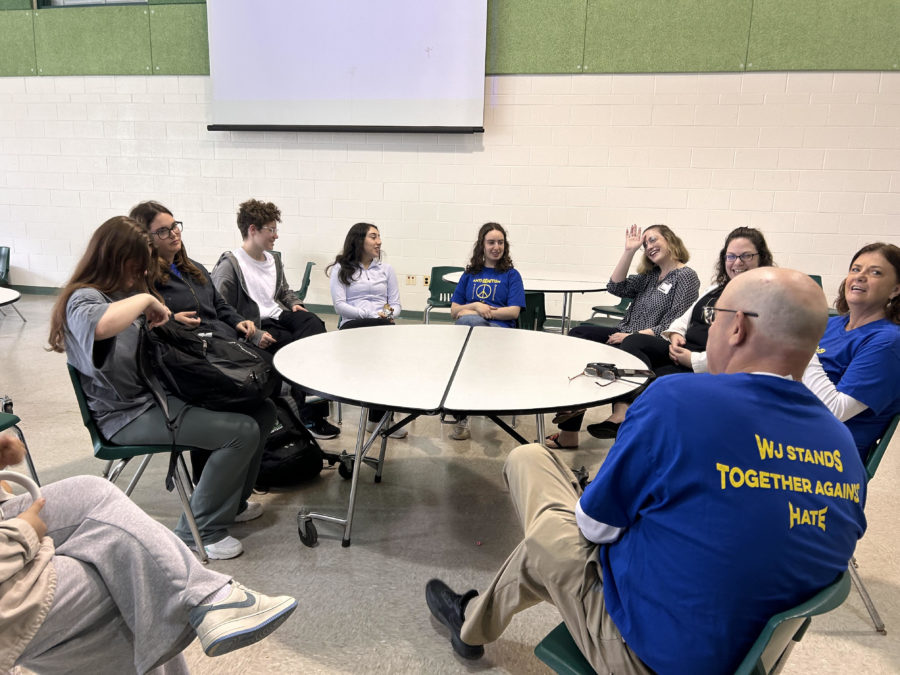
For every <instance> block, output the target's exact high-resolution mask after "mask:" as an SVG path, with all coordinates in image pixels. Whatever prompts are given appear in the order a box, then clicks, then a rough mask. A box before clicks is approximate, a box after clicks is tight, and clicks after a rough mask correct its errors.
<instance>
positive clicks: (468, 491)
mask: <svg viewBox="0 0 900 675" xmlns="http://www.w3.org/2000/svg"><path fill="white" fill-rule="evenodd" d="M52 302H53V298H49V297H46V296H29V295H26V296H23V298H22V300H21V301H20V302H19V308H20V310H21V311H22V313H23V314H24V315H25V317H26V318H27V319H28V323H27V324H23V323H22V322H21V321H20V320H19V318H18V317H17V316H15V315H14V314H12V313H11V312H7V314H8V316H6V317H5V318H0V359H2V363H3V364H4V365H3V369H2V377H0V394H2V393H6V394H8V395H10V396H11V397H12V398H13V400H14V402H15V412H16V414H18V415H19V416H20V417H21V418H22V420H23V421H22V428H23V429H24V431H25V434H26V437H27V440H28V442H29V445H30V447H31V450H32V453H33V455H34V457H35V462H36V464H37V468H38V472H39V474H40V478H41V480H42V481H44V482H49V481H52V480H57V479H60V478H64V477H66V476H71V475H74V474H81V473H92V474H97V473H99V471H100V469H101V462H100V461H98V460H94V459H93V458H92V457H91V454H90V440H89V438H88V435H87V432H86V431H85V429H84V428H83V426H82V425H81V421H80V418H79V415H78V410H77V407H76V404H75V399H74V396H73V394H72V391H71V386H70V384H69V381H68V376H67V375H66V371H65V357H64V356H62V355H59V354H53V353H49V352H46V351H45V350H44V349H43V348H44V345H45V344H46V338H47V326H48V314H49V309H50V306H51V304H52ZM333 326H334V317H330V319H329V327H330V328H333ZM604 412H605V411H604V410H603V409H601V410H599V411H598V412H596V413H594V415H595V416H597V417H598V418H600V415H602V414H603V413H604ZM357 419H358V413H357V411H356V410H355V409H353V408H345V410H344V423H343V428H344V434H343V436H342V437H341V438H339V439H336V440H333V441H326V442H324V443H323V446H324V447H325V448H326V449H328V450H334V451H339V450H341V449H342V448H346V449H348V450H352V446H353V441H354V437H355V436H354V429H355V425H356V421H357ZM548 424H549V420H548ZM449 430H450V427H448V426H442V425H441V424H440V423H439V422H438V420H437V419H435V418H419V419H418V420H416V421H415V422H414V423H413V424H412V426H411V433H410V436H409V438H408V439H407V440H402V441H392V442H391V444H390V446H389V448H388V454H387V465H386V468H385V472H384V480H383V482H382V483H381V484H379V485H376V484H374V483H373V482H372V480H371V477H372V471H371V469H368V468H363V473H362V477H361V481H360V491H359V497H358V503H357V504H358V506H357V516H356V521H355V527H354V533H353V544H352V546H350V547H349V548H341V545H340V534H339V531H338V530H337V529H336V528H334V527H329V526H328V525H326V524H321V523H320V524H319V526H318V529H319V541H320V543H319V546H318V547H317V548H313V549H310V548H306V547H304V546H303V545H302V544H301V543H300V541H299V539H298V538H297V536H296V513H297V509H298V507H299V506H300V505H306V506H309V507H312V508H313V509H316V510H324V511H326V512H329V513H335V514H338V515H339V514H341V513H342V510H343V509H344V508H345V505H346V500H347V496H348V490H349V483H348V482H347V481H344V480H342V479H341V478H340V477H338V475H337V472H336V471H335V470H334V469H326V470H325V471H324V472H323V474H322V476H321V477H320V479H319V480H317V481H315V482H313V483H311V484H309V485H306V486H303V487H300V488H297V489H294V490H289V491H282V492H273V493H270V494H266V495H262V496H260V497H259V499H260V501H262V502H264V503H265V505H266V507H267V512H266V514H265V515H264V516H263V517H262V518H261V519H259V520H257V521H255V522H252V523H246V524H242V525H238V526H236V527H235V528H234V534H235V535H236V536H238V537H239V538H240V539H241V540H242V541H243V542H244V545H245V548H246V553H245V554H244V555H243V556H241V557H240V558H237V559H235V560H230V561H214V562H212V563H211V566H212V567H213V568H215V569H217V570H221V571H223V572H225V573H227V574H233V575H234V576H235V577H236V578H238V579H239V580H241V581H242V582H244V583H246V584H247V585H249V586H250V587H252V588H257V589H259V590H262V591H269V592H284V593H290V594H292V595H295V596H296V597H297V598H298V599H299V601H300V608H299V609H298V611H297V612H296V613H295V615H294V616H293V617H292V618H291V620H289V621H288V622H287V623H286V624H285V625H284V626H283V627H282V628H281V629H279V630H278V631H277V632H276V633H275V634H274V635H273V636H272V637H270V638H268V639H267V640H265V641H263V642H261V643H259V644H257V645H254V646H252V647H249V648H247V649H244V650H241V651H238V652H235V653H233V654H230V655H226V656H223V657H220V658H217V659H208V658H206V657H205V656H204V655H203V654H202V652H201V651H200V650H199V648H198V647H197V645H196V643H195V644H194V645H192V646H191V647H190V648H189V649H188V652H187V657H188V660H189V662H190V664H191V667H192V670H193V672H195V673H210V674H212V673H215V674H217V675H219V674H223V673H246V672H261V673H369V672H390V673H465V672H469V671H471V672H496V673H517V674H518V673H543V672H548V671H547V669H546V668H545V667H544V666H543V664H541V663H540V662H539V661H538V660H537V659H536V658H535V657H534V655H533V654H532V648H533V647H534V645H535V644H536V643H537V642H538V641H539V640H540V638H541V637H542V636H543V635H544V634H545V633H546V632H547V631H549V630H550V629H551V628H552V627H553V626H554V625H555V624H556V623H557V622H558V620H559V619H558V614H557V613H556V610H555V609H554V608H553V607H550V606H548V605H542V606H539V607H536V608H533V609H531V610H529V611H527V612H524V613H523V614H520V615H519V616H518V617H517V618H516V619H515V620H514V622H513V624H512V625H511V627H510V628H509V630H508V631H507V632H506V633H505V634H504V636H503V638H502V639H501V640H500V641H498V642H497V643H495V644H492V645H489V646H488V647H487V653H486V656H485V658H484V659H482V660H481V661H478V662H475V663H468V662H463V661H461V660H459V659H457V658H456V657H455V655H454V654H453V652H452V650H451V649H450V645H449V643H448V641H447V639H446V636H445V633H444V631H443V629H442V628H440V627H439V626H437V625H436V624H435V623H434V622H433V621H432V620H431V618H430V616H429V614H428V610H427V609H426V607H425V602H424V593H423V586H424V584H425V582H426V581H427V580H428V579H429V578H430V577H432V576H440V577H443V578H445V579H446V580H448V581H449V582H450V583H451V585H454V586H458V587H460V588H468V587H480V586H483V585H484V584H485V583H486V582H487V581H488V580H489V579H490V577H491V576H492V574H493V572H494V570H495V569H496V568H497V567H498V565H499V564H500V563H501V562H502V560H503V559H504V558H505V556H506V554H507V552H508V551H509V550H510V549H511V548H512V546H514V545H515V543H516V542H517V541H518V538H519V531H518V525H517V523H516V519H515V516H514V514H513V513H512V509H511V506H510V504H509V501H508V499H507V495H506V491H505V488H504V487H503V485H502V479H501V475H500V472H501V467H502V464H503V461H504V459H505V457H506V455H507V453H508V452H509V451H510V450H511V449H512V448H513V447H514V442H513V441H512V440H511V439H510V438H509V437H507V436H506V435H505V434H503V433H502V432H500V431H499V430H498V429H496V428H495V427H494V426H493V425H492V424H491V423H490V422H487V421H486V420H483V419H479V418H475V419H473V420H472V439H471V440H469V441H463V442H458V441H452V440H450V439H449V437H448V432H449ZM519 431H520V432H521V433H523V435H525V436H527V437H530V436H532V435H533V434H534V421H533V418H532V419H522V420H520V426H519ZM608 447H609V443H608V442H603V441H598V440H595V439H591V438H584V439H583V440H582V447H581V449H580V450H578V451H577V452H570V453H566V460H567V461H568V462H570V463H571V464H572V465H578V466H580V465H587V466H588V467H589V468H591V469H594V468H596V466H597V465H599V463H600V462H601V461H602V459H603V457H604V456H605V454H606V451H607V450H608ZM898 453H900V440H897V439H895V440H894V442H893V444H892V447H891V448H890V449H889V451H888V453H887V456H886V457H885V460H884V462H883V463H882V465H881V468H880V470H879V474H878V476H877V477H876V479H875V480H874V481H873V482H872V484H871V486H870V492H869V500H868V506H867V511H866V513H867V517H868V519H869V532H868V534H867V535H866V537H865V538H864V539H863V540H862V541H861V542H860V544H859V547H858V551H857V553H858V558H859V561H860V572H861V574H862V576H863V579H864V580H865V582H866V584H867V585H868V587H869V590H870V592H871V594H872V596H873V597H874V598H875V601H876V603H877V605H878V608H879V610H880V611H881V615H882V617H883V619H884V620H885V622H886V623H887V627H888V635H887V636H882V635H879V634H877V633H875V632H874V630H873V629H872V625H871V623H870V621H869V618H868V615H867V614H866V612H865V609H864V607H863V605H862V602H861V601H860V599H859V596H858V595H857V594H856V592H855V591H853V592H851V595H850V598H849V599H848V601H847V602H846V603H845V604H844V605H843V606H842V607H840V608H838V609H837V610H835V611H834V612H832V613H831V614H828V615H826V616H824V617H820V618H817V619H816V620H814V621H813V624H812V627H811V629H810V631H809V632H808V634H807V636H806V638H805V639H804V640H803V642H802V643H801V644H800V645H799V646H798V647H797V649H795V650H794V653H793V655H792V657H791V660H790V662H789V663H788V665H787V668H786V669H785V672H786V673H810V674H811V673H816V674H832V673H833V674H837V673H846V672H851V671H855V672H858V673H867V674H868V673H898V672H900V641H898V640H897V639H896V637H895V635H896V634H897V632H898V631H900V570H898V557H900V545H898V537H897V536H896V530H897V527H896V525H895V523H894V520H895V519H896V517H897V516H898V509H897V498H896V492H897V489H896V486H897V484H898V477H900V455H898ZM164 465H165V462H163V461H162V460H159V459H157V460H155V461H154V462H153V463H151V465H150V469H149V470H148V472H147V474H146V475H145V476H144V478H143V479H142V481H141V483H140V485H139V486H138V489H137V490H136V492H135V495H134V499H135V500H136V501H137V503H138V504H140V505H141V506H142V507H143V508H144V509H145V510H147V511H148V512H149V513H150V514H151V515H153V516H154V517H156V518H158V519H160V520H161V521H163V522H165V523H167V524H173V523H174V521H175V519H176V517H177V515H178V513H179V503H178V500H177V498H176V497H175V496H174V495H172V494H168V493H166V492H165V491H164V489H163V486H162V483H163V473H164V470H165V466H164Z"/></svg>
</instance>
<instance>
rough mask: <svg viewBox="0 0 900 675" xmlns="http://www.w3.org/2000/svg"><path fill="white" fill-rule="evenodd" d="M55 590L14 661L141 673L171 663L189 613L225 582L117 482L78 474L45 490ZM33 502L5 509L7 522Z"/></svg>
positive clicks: (42, 669) (34, 666) (185, 634)
mask: <svg viewBox="0 0 900 675" xmlns="http://www.w3.org/2000/svg"><path fill="white" fill-rule="evenodd" d="M41 490H42V493H43V495H44V497H46V499H47V504H46V506H45V507H44V509H43V510H42V511H41V517H42V518H43V520H44V522H46V523H47V535H48V536H49V537H51V538H52V539H53V543H54V545H55V547H56V555H55V556H54V558H53V567H54V569H55V571H56V578H57V588H56V593H55V596H54V600H53V604H52V606H51V608H50V611H49V613H48V615H47V617H46V619H45V620H44V623H43V624H42V625H41V627H40V629H39V630H38V632H37V634H36V635H35V637H34V638H33V639H32V641H31V642H30V643H29V645H28V647H27V648H26V650H25V652H24V653H23V654H22V656H21V657H20V659H19V662H18V663H19V664H21V665H23V666H25V667H27V668H30V669H31V670H34V671H35V672H39V673H54V672H60V673H71V672H92V671H93V672H97V673H110V672H116V673H119V672H134V671H136V672H139V673H144V672H147V671H149V670H151V669H153V668H156V667H158V666H161V665H163V664H166V665H167V670H166V671H164V672H173V673H175V672H184V671H181V670H179V668H180V667H181V666H183V665H184V664H183V662H182V661H180V660H178V659H176V660H175V661H172V659H175V658H176V657H177V656H178V655H179V654H180V653H181V651H182V650H183V649H184V648H185V647H187V645H188V644H190V642H191V641H192V640H193V639H194V637H195V634H194V631H193V629H192V628H191V627H190V625H189V623H188V613H189V612H190V610H191V609H192V608H193V607H195V606H196V605H198V604H200V602H201V601H202V600H203V599H204V598H206V597H207V596H209V595H210V594H212V593H214V592H216V591H217V590H218V589H220V588H222V586H224V585H225V584H227V583H228V582H229V580H230V579H229V577H227V576H225V575H223V574H219V573H218V572H214V571H212V570H209V569H207V568H206V567H204V566H203V565H202V564H201V563H200V562H199V561H197V559H196V557H195V556H194V554H193V553H191V552H190V551H189V550H188V549H187V548H186V547H185V546H184V544H182V543H181V542H180V541H179V540H178V538H177V537H175V536H174V535H173V534H172V533H171V532H170V531H169V530H168V529H166V528H165V527H163V526H162V525H161V524H159V523H157V522H156V521H155V520H153V519H152V518H150V516H148V515H147V514H146V513H144V512H143V511H141V509H140V508H138V507H137V505H135V504H134V502H132V501H131V500H130V499H128V497H126V496H125V494H124V493H123V492H122V491H121V490H119V488H117V487H116V486H115V485H113V484H112V483H109V482H108V481H105V480H103V479H101V478H97V477H94V476H76V477H74V478H67V479H64V480H61V481H59V482H56V483H51V484H49V485H46V486H44V487H42V488H41ZM30 503H31V500H30V498H28V497H25V496H22V497H15V498H14V499H12V500H10V501H8V502H6V503H4V504H3V507H2V515H3V518H4V519H5V518H11V517H14V516H15V515H17V514H18V513H21V512H22V511H23V510H25V509H26V508H27V507H28V506H29V505H30Z"/></svg>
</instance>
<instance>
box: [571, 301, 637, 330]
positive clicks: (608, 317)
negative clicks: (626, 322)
mask: <svg viewBox="0 0 900 675" xmlns="http://www.w3.org/2000/svg"><path fill="white" fill-rule="evenodd" d="M630 304H631V298H622V299H621V300H619V303H618V304H616V305H595V306H594V307H592V308H591V310H592V311H591V318H590V319H588V320H587V321H582V322H581V323H582V324H588V325H591V326H606V327H607V328H612V327H613V326H615V325H617V324H618V323H619V322H620V321H621V320H622V319H623V318H624V317H625V312H626V311H627V310H628V306H629V305H630ZM598 314H603V315H604V316H597V315H598Z"/></svg>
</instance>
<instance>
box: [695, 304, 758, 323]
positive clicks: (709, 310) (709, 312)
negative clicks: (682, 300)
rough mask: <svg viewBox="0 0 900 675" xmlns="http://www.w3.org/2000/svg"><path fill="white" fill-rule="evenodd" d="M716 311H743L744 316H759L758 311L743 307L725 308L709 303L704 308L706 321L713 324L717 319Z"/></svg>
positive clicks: (735, 312)
mask: <svg viewBox="0 0 900 675" xmlns="http://www.w3.org/2000/svg"><path fill="white" fill-rule="evenodd" d="M716 312H732V313H734V314H737V313H738V312H741V313H742V314H744V316H759V314H757V313H756V312H745V311H744V310H742V309H725V308H724V307H713V306H712V305H707V306H706V307H704V308H703V318H704V319H705V320H706V323H708V324H710V325H712V322H713V321H715V320H716Z"/></svg>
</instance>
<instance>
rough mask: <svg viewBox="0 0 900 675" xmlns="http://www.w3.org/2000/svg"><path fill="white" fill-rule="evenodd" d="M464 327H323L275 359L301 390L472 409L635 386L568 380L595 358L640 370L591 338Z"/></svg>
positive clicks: (382, 404) (352, 399)
mask: <svg viewBox="0 0 900 675" xmlns="http://www.w3.org/2000/svg"><path fill="white" fill-rule="evenodd" d="M469 330H470V329H469V328H468V327H465V326H446V325H424V324H423V325H399V326H378V327H372V328H357V329H351V330H343V331H335V332H331V333H323V334H321V335H315V336H313V337H308V338H304V339H302V340H297V341H296V342H292V343H291V344H289V345H285V346H284V347H283V348H282V349H281V350H279V352H278V353H277V354H276V355H275V367H276V368H277V369H278V371H279V372H280V373H281V374H282V375H283V376H284V377H286V378H287V379H288V380H291V381H292V382H295V383H296V384H298V385H300V386H302V387H303V388H304V389H307V390H308V391H311V392H314V393H316V394H319V395H321V396H324V397H326V398H332V399H336V400H340V401H344V402H347V403H353V404H361V405H371V406H375V407H379V408H388V409H391V410H400V411H408V412H426V413H435V412H438V411H439V410H447V411H451V412H452V411H454V410H457V411H465V412H470V413H473V414H479V413H481V414H488V413H497V414H511V413H522V414H524V413H528V412H541V411H552V410H565V409H568V408H573V407H584V406H590V405H596V404H598V403H600V402H603V401H606V400H609V399H610V398H612V397H615V396H618V395H620V394H624V393H626V392H628V391H631V390H632V389H634V388H635V386H636V385H635V384H634V383H629V382H614V383H612V384H609V385H607V386H604V387H600V386H598V385H597V382H598V380H597V379H596V378H592V377H584V376H582V377H578V378H576V379H574V380H572V381H571V382H570V381H569V377H570V376H574V375H577V374H578V373H580V372H582V371H583V370H584V367H585V365H586V364H587V363H589V362H592V361H601V362H606V363H614V364H615V365H616V366H617V367H620V368H636V369H641V368H644V365H643V363H642V362H641V361H640V360H638V359H637V358H635V357H633V356H631V355H629V354H626V353H625V352H623V351H621V350H620V349H616V348H614V347H609V346H607V345H602V344H599V343H596V342H591V341H590V340H581V339H578V338H570V337H567V336H562V335H556V334H551V333H542V332H535V331H526V330H518V329H509V328H474V329H471V336H470V335H469ZM467 338H468V340H467ZM454 370H455V373H454ZM628 379H630V380H634V381H635V382H643V381H644V378H642V377H638V376H635V377H629V378H628ZM445 397H446V398H445Z"/></svg>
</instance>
